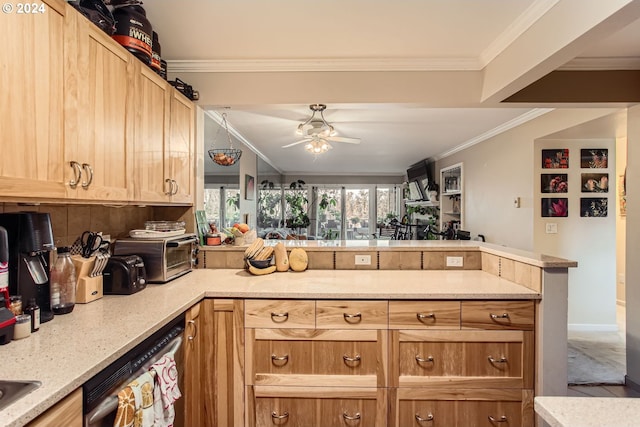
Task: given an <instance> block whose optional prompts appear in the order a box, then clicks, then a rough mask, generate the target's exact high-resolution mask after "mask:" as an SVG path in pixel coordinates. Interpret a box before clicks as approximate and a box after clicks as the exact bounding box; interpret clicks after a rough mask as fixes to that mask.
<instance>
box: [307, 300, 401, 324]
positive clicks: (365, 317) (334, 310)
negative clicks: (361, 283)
mask: <svg viewBox="0 0 640 427" xmlns="http://www.w3.org/2000/svg"><path fill="white" fill-rule="evenodd" d="M388 308H389V307H388V302H387V301H353V300H342V301H339V300H337V301H317V303H316V327H317V328H327V329H387V328H388Z"/></svg>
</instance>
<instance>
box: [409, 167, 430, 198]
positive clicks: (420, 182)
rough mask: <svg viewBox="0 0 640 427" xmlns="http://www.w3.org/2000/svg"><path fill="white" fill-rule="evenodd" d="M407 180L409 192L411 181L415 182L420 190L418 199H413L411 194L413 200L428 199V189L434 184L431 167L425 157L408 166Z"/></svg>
mask: <svg viewBox="0 0 640 427" xmlns="http://www.w3.org/2000/svg"><path fill="white" fill-rule="evenodd" d="M407 181H408V182H409V191H410V192H411V186H412V185H411V183H412V182H415V183H417V186H418V189H419V191H420V199H413V195H411V198H412V199H413V200H429V189H430V187H431V186H432V185H434V184H435V181H433V178H432V173H431V169H430V168H429V163H428V162H427V160H426V159H424V160H420V161H419V162H417V163H414V164H413V165H411V166H409V169H407Z"/></svg>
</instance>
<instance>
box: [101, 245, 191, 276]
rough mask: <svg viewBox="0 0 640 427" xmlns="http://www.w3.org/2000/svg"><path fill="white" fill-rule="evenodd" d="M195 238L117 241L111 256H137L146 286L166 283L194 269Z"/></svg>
mask: <svg viewBox="0 0 640 427" xmlns="http://www.w3.org/2000/svg"><path fill="white" fill-rule="evenodd" d="M197 242H198V238H197V236H196V235H195V234H193V233H188V234H181V235H179V236H174V237H166V238H127V239H117V240H116V241H115V243H114V246H113V254H114V255H139V256H140V257H141V258H142V260H143V261H144V266H145V269H146V272H147V282H148V283H166V282H168V281H170V280H172V279H175V278H176V277H180V276H182V275H183V274H186V273H188V272H190V271H191V270H192V269H193V264H194V262H195V255H196V243H197Z"/></svg>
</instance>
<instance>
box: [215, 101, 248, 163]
mask: <svg viewBox="0 0 640 427" xmlns="http://www.w3.org/2000/svg"><path fill="white" fill-rule="evenodd" d="M222 125H223V126H224V130H225V131H226V132H227V140H228V141H229V148H215V143H216V140H217V139H218V134H219V133H220V129H222V126H221V127H219V128H218V131H217V132H216V136H215V137H214V138H213V143H212V144H211V146H212V148H211V149H210V150H209V157H211V160H213V162H214V163H215V164H217V165H220V166H232V165H235V164H236V162H237V161H238V160H240V156H242V150H239V149H237V148H233V145H232V143H231V135H229V126H228V125H227V113H223V114H222Z"/></svg>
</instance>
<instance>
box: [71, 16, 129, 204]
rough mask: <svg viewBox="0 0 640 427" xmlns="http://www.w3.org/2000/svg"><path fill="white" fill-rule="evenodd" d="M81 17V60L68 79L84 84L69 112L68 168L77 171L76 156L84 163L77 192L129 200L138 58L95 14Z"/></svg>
mask: <svg viewBox="0 0 640 427" xmlns="http://www.w3.org/2000/svg"><path fill="white" fill-rule="evenodd" d="M78 20H79V25H78V55H77V64H75V65H72V66H70V67H69V68H68V70H67V79H69V80H71V81H76V82H77V83H78V85H77V98H76V102H75V106H76V108H75V109H72V108H68V109H67V111H66V117H65V124H66V135H65V136H66V141H67V144H68V149H67V155H66V162H65V168H66V170H67V171H68V173H69V174H72V172H73V171H72V170H71V168H70V166H69V164H70V162H72V161H75V162H77V163H78V164H79V165H80V166H81V168H82V169H81V170H82V179H81V180H80V181H81V182H80V183H79V184H78V185H77V186H75V189H76V193H75V197H77V198H80V199H85V200H109V201H127V200H128V199H129V198H131V197H132V196H133V180H132V179H131V178H132V174H131V173H130V170H131V165H127V161H130V156H129V155H128V153H127V150H128V149H130V147H131V146H132V144H133V111H134V108H133V94H132V91H133V72H134V63H133V61H135V58H134V57H133V56H132V55H131V54H129V53H128V52H127V51H125V50H124V49H123V48H122V47H121V46H119V45H118V44H117V43H116V42H114V41H113V40H112V39H111V38H110V37H108V36H107V35H106V34H105V33H104V32H102V31H101V30H100V29H99V28H97V27H96V26H95V25H94V24H93V23H91V22H90V21H89V20H87V19H85V18H84V17H79V18H78ZM72 60H73V59H72V58H71V59H69V60H68V63H70V62H71V61H72ZM69 96H75V93H74V92H72V93H71V94H69ZM72 178H73V177H72V176H70V179H72Z"/></svg>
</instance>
